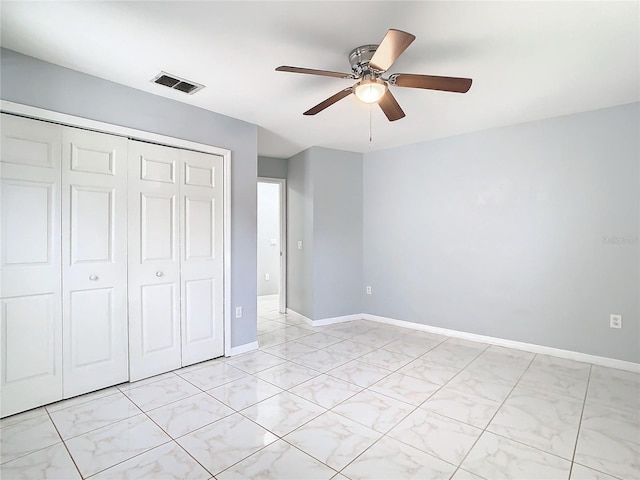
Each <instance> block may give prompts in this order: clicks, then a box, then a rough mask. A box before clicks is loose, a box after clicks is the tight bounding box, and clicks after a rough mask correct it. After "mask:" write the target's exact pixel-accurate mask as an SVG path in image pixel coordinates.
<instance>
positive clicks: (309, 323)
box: [287, 308, 313, 325]
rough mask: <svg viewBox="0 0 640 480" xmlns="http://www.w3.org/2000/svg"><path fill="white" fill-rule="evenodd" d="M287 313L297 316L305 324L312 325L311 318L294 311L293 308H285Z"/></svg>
mask: <svg viewBox="0 0 640 480" xmlns="http://www.w3.org/2000/svg"><path fill="white" fill-rule="evenodd" d="M287 315H293V316H294V317H298V318H299V319H300V320H303V321H304V323H306V324H307V325H313V320H311V319H310V318H308V317H305V316H304V315H302V314H301V313H298V312H296V311H295V310H291V309H290V308H287Z"/></svg>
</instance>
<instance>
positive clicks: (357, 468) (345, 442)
mask: <svg viewBox="0 0 640 480" xmlns="http://www.w3.org/2000/svg"><path fill="white" fill-rule="evenodd" d="M258 311H259V318H258V334H259V335H258V342H259V344H260V346H261V348H260V350H258V351H255V352H249V353H246V354H244V355H241V356H238V357H233V358H227V359H216V360H212V361H209V362H204V363H201V364H198V365H193V366H190V367H187V368H183V369H180V370H176V371H174V372H169V373H166V374H162V375H158V376H156V377H153V378H149V379H145V380H143V381H140V382H136V383H127V384H123V385H118V386H116V387H111V388H107V389H104V390H101V391H98V392H93V393H91V394H87V395H83V396H81V397H76V398H73V399H69V400H65V401H62V402H58V403H56V404H52V405H47V406H45V407H41V408H37V409H34V410H31V411H28V412H25V413H22V414H18V415H14V416H12V417H8V418H4V419H2V420H1V421H0V478H2V479H3V480H13V479H49V478H51V479H61V480H71V479H82V478H90V479H154V480H156V479H194V480H196V479H202V480H211V479H215V480H224V479H292V480H306V479H326V480H329V479H335V480H345V479H346V480H360V479H363V480H364V479H381V480H396V479H419V480H432V479H453V480H465V479H467V480H469V479H474V480H482V479H484V480H494V479H495V480H497V479H514V480H520V479H532V480H553V479H565V480H569V479H571V480H592V479H605V480H616V479H617V480H640V375H638V374H637V373H629V372H625V371H621V370H615V369H610V368H605V367H600V366H593V365H590V364H586V363H580V362H574V361H571V360H565V359H560V358H555V357H549V356H545V355H536V354H533V353H529V352H523V351H518V350H513V349H508V348H504V347H497V346H490V345H487V344H483V343H477V342H470V341H466V340H460V339H455V338H449V337H445V336H441V335H433V334H430V333H425V332H418V331H414V330H407V329H403V328H399V327H394V326H389V325H384V324H379V323H373V322H369V321H364V320H355V321H351V322H348V323H343V324H336V325H330V326H325V327H310V326H308V325H306V324H304V322H302V321H301V320H300V319H299V318H296V317H292V316H290V315H280V314H279V313H278V311H277V297H275V296H272V297H262V298H260V300H259V305H258Z"/></svg>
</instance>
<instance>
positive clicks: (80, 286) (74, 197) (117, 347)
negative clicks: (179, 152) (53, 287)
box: [62, 127, 129, 398]
mask: <svg viewBox="0 0 640 480" xmlns="http://www.w3.org/2000/svg"><path fill="white" fill-rule="evenodd" d="M127 144H128V140H127V139H126V138H124V137H118V136H115V135H106V134H102V133H97V132H91V131H86V130H81V129H78V128H71V127H64V130H63V148H62V158H63V162H62V163H63V167H62V192H63V196H62V211H63V215H62V245H63V249H62V263H63V272H62V273H63V275H62V286H63V301H62V312H63V330H64V337H63V338H64V340H63V352H64V358H63V364H64V382H63V384H64V397H65V398H68V397H72V396H75V395H80V394H82V393H86V392H89V391H92V390H97V389H99V388H103V387H106V386H109V385H114V384H117V383H121V382H125V381H127V379H128V378H129V369H128V338H127V337H128V327H127Z"/></svg>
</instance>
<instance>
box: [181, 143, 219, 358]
mask: <svg viewBox="0 0 640 480" xmlns="http://www.w3.org/2000/svg"><path fill="white" fill-rule="evenodd" d="M180 157H181V164H182V168H183V175H182V183H181V186H180V224H181V228H180V231H181V237H182V249H181V269H182V272H181V277H182V281H181V291H182V315H181V316H182V365H183V366H186V365H191V364H192V363H196V362H201V361H203V360H207V359H210V358H215V357H219V356H221V355H223V353H224V335H223V326H224V321H223V311H224V308H223V306H224V293H223V283H224V282H223V272H224V265H223V260H224V259H223V243H222V242H223V232H222V228H223V225H224V223H223V208H222V207H223V204H222V202H223V198H224V197H223V190H222V188H223V187H222V186H223V182H222V178H223V177H222V175H223V170H222V161H223V160H222V157H220V156H217V155H207V154H204V153H196V152H190V151H186V150H183V151H181V152H180Z"/></svg>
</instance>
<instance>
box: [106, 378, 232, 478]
mask: <svg viewBox="0 0 640 480" xmlns="http://www.w3.org/2000/svg"><path fill="white" fill-rule="evenodd" d="M196 388H197V387H196ZM201 393H206V392H204V391H201ZM196 395H199V394H196ZM193 396H195V395H192V396H191V397H193ZM191 397H186V398H191ZM131 402H132V403H133V404H134V405H135V406H136V407H138V408H139V409H140V410H141V411H142V413H143V414H144V415H145V416H146V417H147V418H148V419H149V420H150V421H151V422H153V424H154V425H156V426H157V427H158V428H159V429H160V430H161V431H162V432H163V433H164V434H165V435H166V436H167V437H169V438H170V439H171V440H170V441H169V442H164V443H161V444H160V445H156V446H155V447H153V448H151V449H149V450H145V451H144V452H140V453H139V454H137V455H134V456H133V457H130V458H127V459H126V460H123V461H122V462H120V463H124V462H126V461H128V460H131V459H132V458H135V457H137V456H140V455H143V454H145V453H147V452H150V451H151V450H153V449H155V448H158V447H161V446H162V445H166V444H167V443H171V442H173V443H175V444H176V445H178V446H179V447H180V448H183V447H182V445H180V444H179V443H178V441H177V438H181V437H182V436H184V435H181V436H178V437H175V438H174V437H173V436H172V435H171V434H170V433H169V432H167V431H166V430H165V429H164V428H162V427H161V426H160V425H159V424H158V423H157V422H156V421H155V420H154V419H153V418H151V417H150V416H149V414H148V413H147V412H145V411H144V410H142V408H141V407H140V406H139V405H138V404H136V403H135V402H134V401H133V400H131ZM230 415H232V414H230ZM230 415H226V416H224V417H221V418H219V419H218V420H222V419H223V418H227V417H228V416H230ZM218 420H214V421H213V422H211V423H208V424H207V425H211V424H212V423H215V422H217V421H218ZM207 425H203V426H202V427H199V428H204V427H206V426H207ZM196 430H197V429H196ZM194 431H195V430H194ZM189 433H192V432H188V433H186V434H185V435H188V434H189ZM183 450H185V449H184V448H183ZM185 451H186V450H185ZM187 454H188V455H189V457H191V458H193V460H194V461H195V462H196V463H198V465H200V466H201V467H202V468H204V469H205V471H206V472H208V473H209V474H211V475H212V476H214V474H213V473H211V472H210V471H209V470H208V469H207V468H205V466H204V465H202V464H201V463H200V462H198V460H196V459H195V458H194V457H193V456H192V455H191V454H190V453H189V452H188V451H187ZM115 465H119V464H118V463H117V464H115ZM115 465H112V466H110V467H108V468H112V467H114V466H115ZM105 470H106V469H105Z"/></svg>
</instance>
